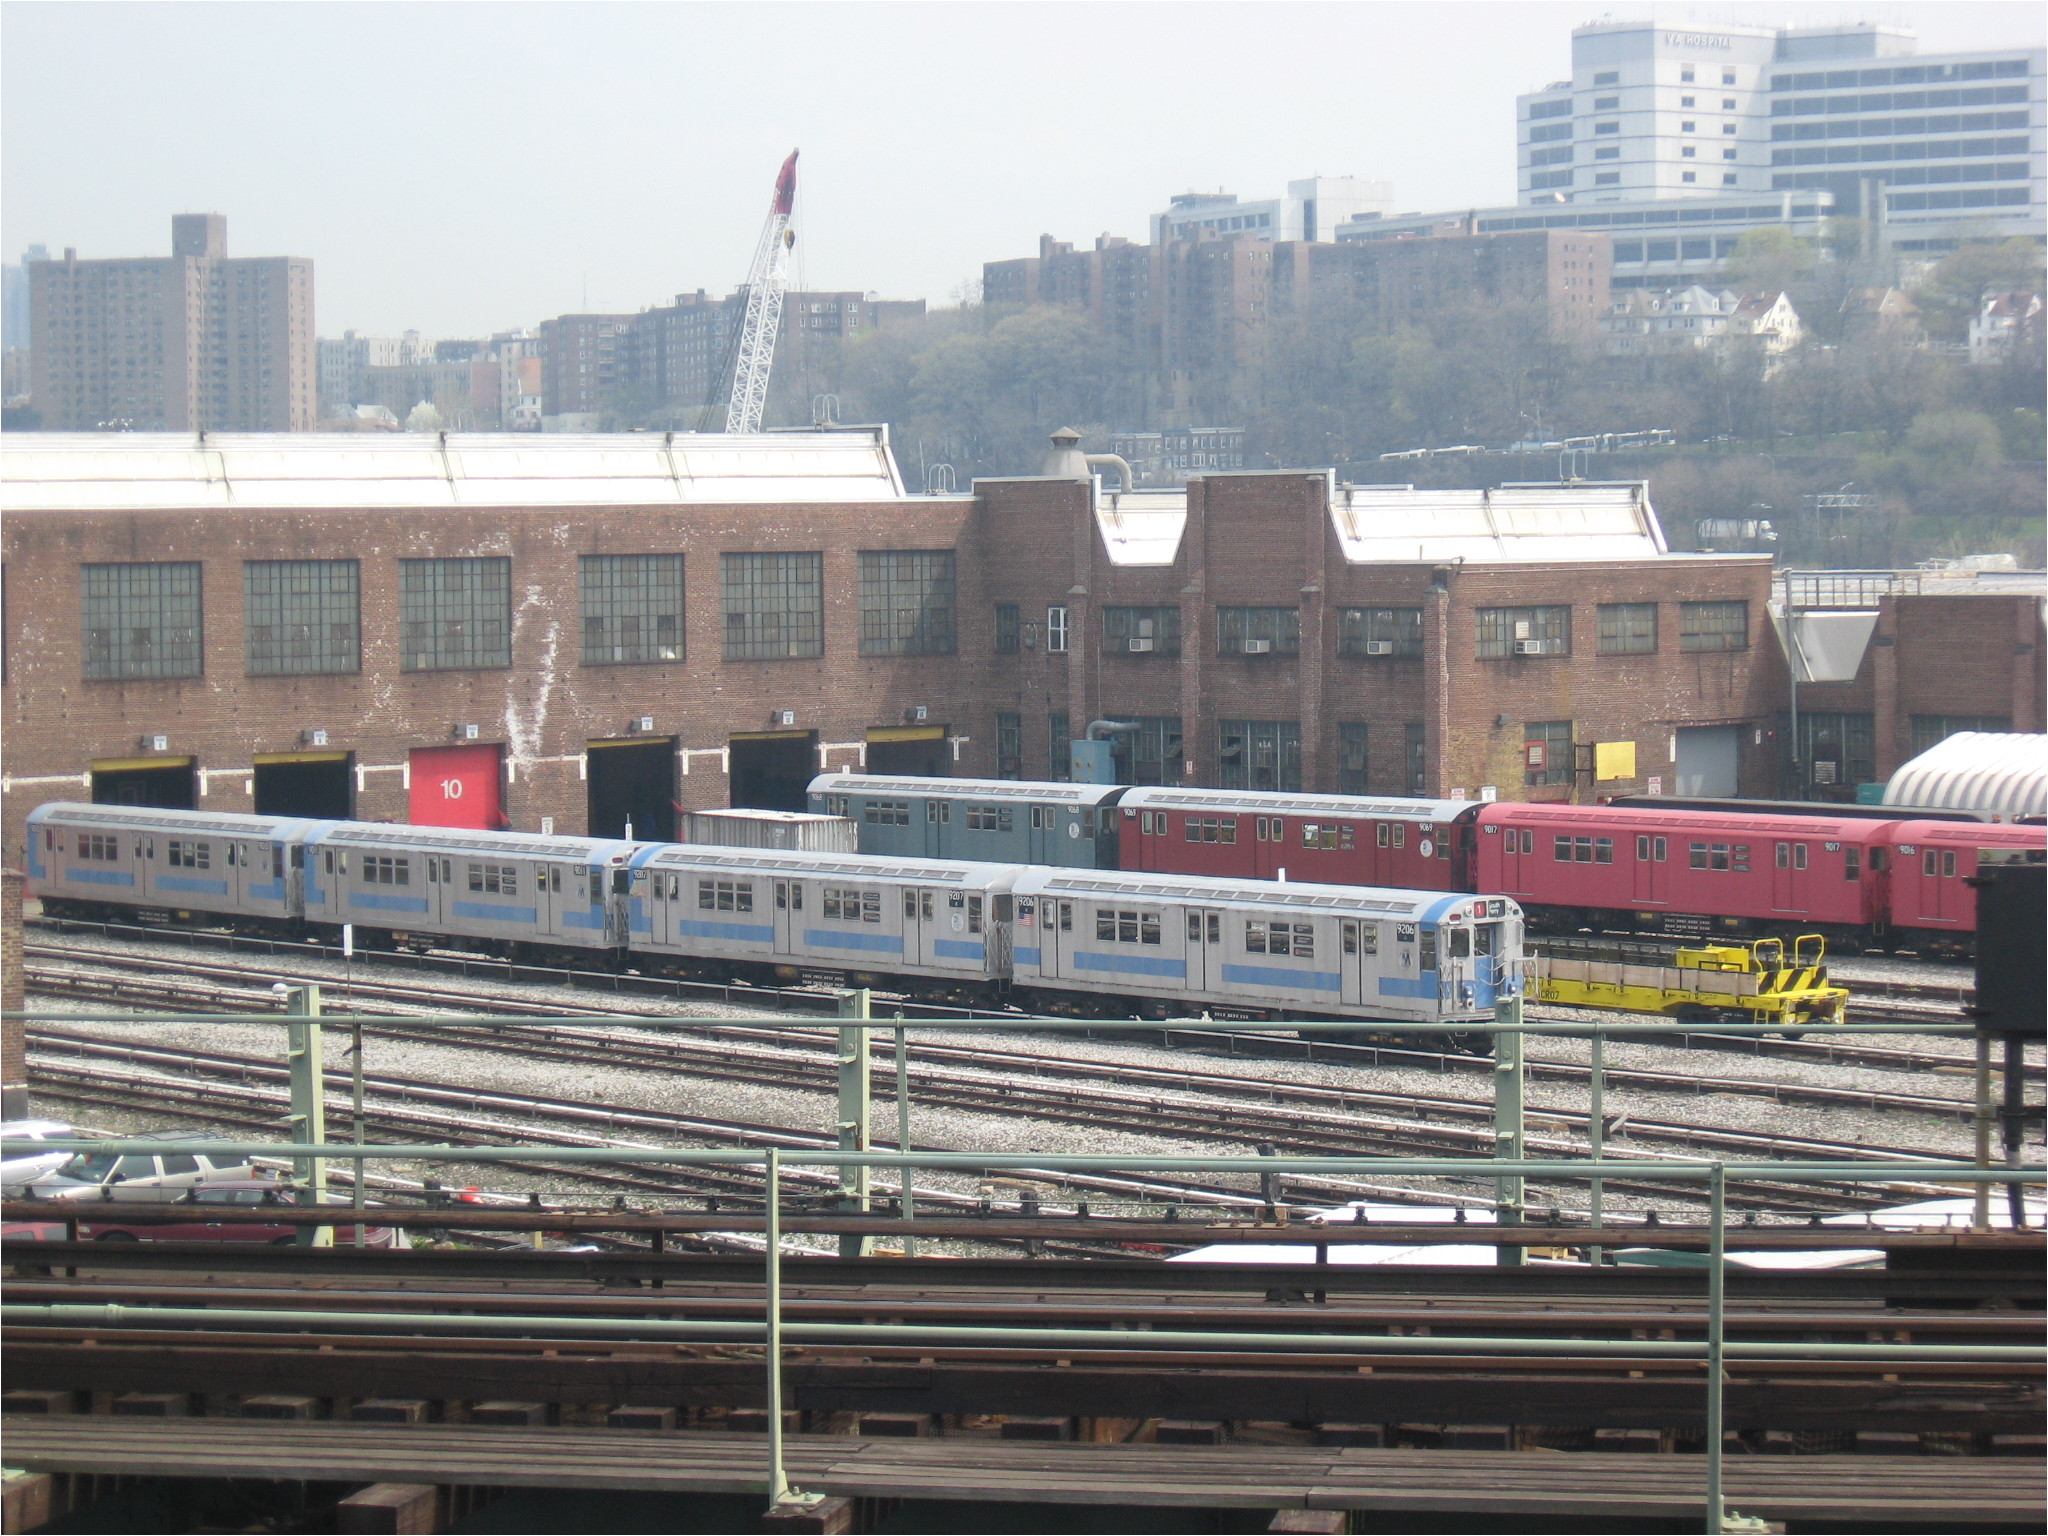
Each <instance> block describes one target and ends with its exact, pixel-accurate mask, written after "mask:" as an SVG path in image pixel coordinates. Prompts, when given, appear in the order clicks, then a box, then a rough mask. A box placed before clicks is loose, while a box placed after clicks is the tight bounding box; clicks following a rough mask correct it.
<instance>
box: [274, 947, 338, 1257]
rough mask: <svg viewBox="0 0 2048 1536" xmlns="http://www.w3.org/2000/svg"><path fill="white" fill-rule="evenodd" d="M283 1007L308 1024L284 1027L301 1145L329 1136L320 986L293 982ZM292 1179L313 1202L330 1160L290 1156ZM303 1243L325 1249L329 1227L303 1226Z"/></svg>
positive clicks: (323, 1190)
mask: <svg viewBox="0 0 2048 1536" xmlns="http://www.w3.org/2000/svg"><path fill="white" fill-rule="evenodd" d="M284 1010H285V1012H286V1013H287V1014H289V1015H291V1016H292V1017H293V1018H296V1019H303V1020H304V1021H305V1022H304V1023H297V1024H287V1025H286V1026H285V1064H286V1066H287V1067H288V1068H289V1071H290V1076H291V1101H292V1109H291V1128H292V1140H293V1141H295V1142H297V1143H298V1144H299V1145H301V1146H306V1145H320V1144H322V1143H324V1142H325V1141H326V1140H327V1070H326V1061H325V1051H324V1048H323V1047H324V1042H323V1040H322V1028H321V1025H320V1023H319V1018H320V989H319V988H318V987H317V986H310V987H292V988H290V989H289V990H287V991H286V993H285V1001H284ZM292 1182H293V1183H295V1184H297V1185H298V1186H299V1187H300V1188H301V1189H303V1190H305V1191H306V1192H307V1197H308V1199H309V1200H310V1202H311V1203H312V1204H314V1205H319V1204H321V1203H322V1201H323V1200H324V1198H325V1196H326V1194H327V1159H326V1158H324V1157H301V1158H295V1159H293V1161H292ZM298 1242H299V1245H300V1246H301V1247H307V1248H314V1247H318V1248H326V1247H331V1246H332V1245H333V1243H334V1231H333V1229H332V1228H331V1227H301V1228H299V1234H298Z"/></svg>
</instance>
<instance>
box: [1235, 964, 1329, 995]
mask: <svg viewBox="0 0 2048 1536" xmlns="http://www.w3.org/2000/svg"><path fill="white" fill-rule="evenodd" d="M1223 979H1224V980H1225V981H1226V982H1228V983H1230V984H1231V985H1233V986H1240V987H1307V988H1308V989H1309V990H1311V991H1314V992H1341V991H1343V990H1344V978H1343V977H1342V976H1339V975H1338V974H1337V973H1336V972H1335V971H1295V970H1288V969H1287V968H1285V967H1283V966H1278V965H1226V966H1224V967H1223Z"/></svg>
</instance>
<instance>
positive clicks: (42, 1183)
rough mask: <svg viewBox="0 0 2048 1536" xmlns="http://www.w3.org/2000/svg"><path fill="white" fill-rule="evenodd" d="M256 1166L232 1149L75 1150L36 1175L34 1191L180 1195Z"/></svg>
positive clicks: (69, 1195) (75, 1195)
mask: <svg viewBox="0 0 2048 1536" xmlns="http://www.w3.org/2000/svg"><path fill="white" fill-rule="evenodd" d="M152 1139H156V1140H162V1141H191V1140H203V1139H206V1138H202V1137H194V1136H192V1135H191V1134H190V1133H189V1132H183V1131H162V1132H158V1133H157V1134H156V1136H155V1137H154V1138H152ZM255 1172H256V1170H255V1168H254V1166H253V1165H252V1164H251V1163H250V1161H249V1159H248V1158H246V1157H244V1156H242V1155H240V1154H239V1153H231V1152H221V1153H215V1154H211V1155H208V1154H203V1153H202V1154H200V1155H199V1156H196V1157H195V1156H194V1155H193V1154H191V1153H189V1152H171V1153H164V1154H162V1155H160V1156H152V1155H150V1154H148V1153H136V1152H130V1153H127V1154H126V1155H121V1154H116V1153H113V1152H75V1153H70V1154H68V1155H66V1156H65V1158H64V1161H63V1163H62V1164H61V1166H59V1167H57V1168H56V1169H54V1170H53V1171H51V1172H49V1173H46V1174H44V1175H43V1176H42V1177H41V1178H39V1179H37V1180H36V1193H37V1194H39V1195H42V1196H44V1197H46V1198H48V1199H52V1200H83V1199H88V1198H97V1197H98V1196H99V1194H100V1192H101V1191H102V1190H111V1198H113V1199H116V1200H178V1199H182V1198H183V1197H184V1195H185V1194H186V1192H187V1191H189V1190H191V1189H193V1188H195V1187H199V1188H203V1187H206V1186H208V1185H212V1184H216V1183H219V1182H221V1181H222V1180H229V1179H232V1180H243V1179H249V1178H253V1177H254V1176H255Z"/></svg>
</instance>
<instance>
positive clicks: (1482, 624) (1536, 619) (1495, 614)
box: [1474, 606, 1572, 657]
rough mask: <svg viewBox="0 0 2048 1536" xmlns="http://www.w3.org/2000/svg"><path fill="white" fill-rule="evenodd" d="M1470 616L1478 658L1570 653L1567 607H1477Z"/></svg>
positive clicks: (1568, 610)
mask: <svg viewBox="0 0 2048 1536" xmlns="http://www.w3.org/2000/svg"><path fill="white" fill-rule="evenodd" d="M1474 619H1475V620H1476V622H1477V626H1478V639H1479V654H1480V656H1481V657H1489V656H1569V655H1570V654H1571V651H1572V611H1571V609H1570V608H1568V607H1562V606H1559V607H1545V608H1480V609H1477V610H1475V612H1474Z"/></svg>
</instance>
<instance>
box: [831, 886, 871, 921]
mask: <svg viewBox="0 0 2048 1536" xmlns="http://www.w3.org/2000/svg"><path fill="white" fill-rule="evenodd" d="M825 915H826V916H827V917H830V918H836V919H838V920H839V921H840V922H842V923H879V922H880V921H881V920H882V893H881V892H880V891H854V890H838V889H835V888H833V887H832V886H829V885H828V886H826V887H825Z"/></svg>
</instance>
